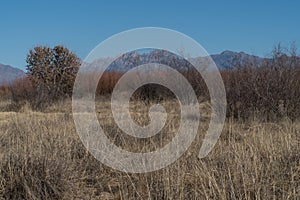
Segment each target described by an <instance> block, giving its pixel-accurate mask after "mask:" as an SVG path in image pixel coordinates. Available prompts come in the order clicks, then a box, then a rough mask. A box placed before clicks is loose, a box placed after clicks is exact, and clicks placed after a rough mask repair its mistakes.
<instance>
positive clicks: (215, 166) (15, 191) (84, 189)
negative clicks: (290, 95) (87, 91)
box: [0, 101, 300, 199]
mask: <svg viewBox="0 0 300 200" xmlns="http://www.w3.org/2000/svg"><path fill="white" fill-rule="evenodd" d="M164 104H165V107H166V110H167V111H168V110H169V111H171V113H170V114H169V118H170V119H171V121H172V122H174V121H175V122H176V119H177V114H176V112H175V111H174V112H173V113H172V110H174V109H173V108H174V105H173V104H174V103H173V102H164ZM99 105H100V106H98V109H97V110H98V111H99V121H100V124H101V125H102V126H103V127H104V129H105V131H106V133H107V135H108V137H109V138H110V139H111V140H113V141H114V142H115V144H117V145H119V146H122V148H126V149H128V150H132V151H139V150H151V149H152V148H154V149H155V148H159V147H160V146H161V145H164V144H165V143H166V141H169V140H170V139H171V138H172V137H171V136H172V133H173V132H174V130H175V129H176V124H175V125H172V124H168V123H167V125H166V127H165V128H164V130H163V131H162V133H161V134H160V135H161V136H160V137H154V138H151V139H148V140H143V141H138V139H133V138H130V137H128V136H126V135H124V134H121V133H120V131H119V130H118V128H117V127H116V125H115V124H114V123H113V121H112V120H111V116H110V115H111V114H110V113H109V108H108V107H109V103H108V102H105V101H103V102H100V103H99ZM68 106H70V105H67V106H63V107H64V108H65V110H63V109H62V108H61V107H59V108H57V107H56V108H55V107H52V108H49V110H48V112H45V113H42V112H33V111H31V110H30V109H29V108H24V109H21V112H18V113H16V112H2V113H0V158H1V162H0V199H148V198H151V199H299V198H300V175H299V174H300V155H299V151H300V123H299V122H291V121H288V120H282V121H281V122H279V123H261V122H259V121H251V122H235V121H233V120H227V122H226V125H225V128H224V130H223V133H222V135H221V138H220V139H219V141H218V143H217V144H216V146H215V148H214V150H213V151H212V152H211V153H210V154H209V156H208V157H206V158H204V159H201V160H200V159H199V158H198V157H197V155H198V151H199V148H200V146H201V139H202V136H203V134H204V133H205V128H206V126H207V123H206V122H207V118H208V116H209V114H208V113H209V111H207V110H206V111H207V113H206V114H207V115H206V114H204V115H203V116H204V117H203V123H202V124H201V126H200V128H199V136H198V137H197V139H196V140H195V142H194V143H193V144H192V146H191V147H190V148H189V149H188V151H187V152H186V153H185V154H184V155H183V156H182V157H181V158H180V159H179V160H177V161H176V162H175V163H173V164H172V165H170V166H169V167H167V168H165V169H162V170H159V171H156V172H151V173H146V174H127V173H123V172H119V171H115V170H113V169H111V168H109V167H107V166H105V165H103V164H101V163H100V162H99V161H97V160H96V159H95V158H94V157H93V156H91V155H90V154H89V152H87V151H86V149H85V148H84V147H83V145H82V143H81V141H80V140H79V137H78V135H77V134H76V131H75V126H74V122H73V118H72V114H71V113H70V112H69V111H70V110H69V109H68V108H69V107H68ZM132 106H133V109H132V110H133V111H132V113H131V114H132V117H133V118H134V119H135V120H136V121H137V123H142V122H139V120H147V119H146V118H147V115H145V113H144V112H141V111H143V106H142V104H141V103H137V104H134V105H132ZM201 106H202V109H201V110H202V114H203V112H205V108H206V107H207V105H205V104H204V105H201ZM101 109H102V110H101ZM59 110H63V112H59ZM208 110H209V109H208ZM100 113H101V114H100ZM143 113H144V114H143ZM103 119H105V120H103ZM133 144H134V145H133ZM145 148H146V149H145Z"/></svg>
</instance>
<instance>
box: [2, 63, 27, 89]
mask: <svg viewBox="0 0 300 200" xmlns="http://www.w3.org/2000/svg"><path fill="white" fill-rule="evenodd" d="M23 76H25V72H24V71H22V70H21V69H18V68H15V67H12V66H10V65H3V64H0V85H4V84H10V83H12V82H13V81H14V80H16V79H18V78H21V77H23Z"/></svg>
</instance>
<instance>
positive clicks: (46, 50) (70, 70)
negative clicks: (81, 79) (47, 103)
mask: <svg viewBox="0 0 300 200" xmlns="http://www.w3.org/2000/svg"><path fill="white" fill-rule="evenodd" d="M26 62H27V75H28V77H29V79H30V80H31V81H32V83H33V84H34V86H35V87H36V89H37V92H38V93H40V95H41V94H42V95H44V96H47V98H51V100H57V99H58V98H61V97H67V96H71V94H72V89H73V84H74V80H75V76H76V73H77V71H78V68H79V65H80V59H79V58H78V57H77V56H76V55H75V54H74V53H72V52H70V51H69V50H68V49H67V48H66V47H64V46H55V47H54V48H50V47H46V46H37V47H35V48H34V49H32V50H30V51H29V54H28V56H27V59H26Z"/></svg>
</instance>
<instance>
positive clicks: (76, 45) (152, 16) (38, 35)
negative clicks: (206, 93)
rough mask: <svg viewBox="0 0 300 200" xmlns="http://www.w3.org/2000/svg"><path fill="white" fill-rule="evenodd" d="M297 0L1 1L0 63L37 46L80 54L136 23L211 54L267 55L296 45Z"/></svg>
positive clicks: (21, 58)
mask: <svg viewBox="0 0 300 200" xmlns="http://www.w3.org/2000/svg"><path fill="white" fill-rule="evenodd" d="M299 10H300V1H296V0H295V1H292V0H291V1H200V0H199V1H175V0H171V1H159V0H146V1H142V0H131V1H129V0H127V1H126V0H125V1H113V0H110V1H100V0H99V1H83V0H82V1H79V0H78V1H76V0H74V1H62V0H61V1H59V0H51V1H45V0H40V1H31V0H27V1H15V0H5V1H1V3H0V25H1V30H0V36H1V37H0V63H3V64H9V65H12V66H15V67H19V68H21V69H25V65H26V62H25V58H26V55H27V53H28V51H29V50H30V49H32V48H33V47H35V46H37V45H49V46H54V45H58V44H62V45H65V46H66V47H68V48H69V49H70V50H72V51H73V52H75V53H76V54H77V55H78V56H79V57H80V58H84V57H85V56H87V54H88V53H89V52H90V51H91V50H92V49H93V48H94V47H95V46H96V45H97V44H98V43H100V42H101V41H103V40H104V39H106V38H108V37H109V36H111V35H113V34H116V33H119V32H121V31H125V30H128V29H132V28H137V27H145V26H155V27H164V28H170V29H174V30H177V31H180V32H182V33H185V34H187V35H188V36H190V37H192V38H194V39H195V40H196V41H197V42H199V43H200V44H201V45H202V46H203V47H204V48H205V49H206V50H207V51H208V53H210V54H216V53H220V52H222V51H224V50H233V51H244V52H246V53H250V54H256V55H259V56H266V55H268V53H269V52H270V51H271V50H272V48H273V47H274V45H276V44H277V43H279V42H281V43H282V44H283V45H289V44H290V43H291V42H296V45H298V46H299V45H300V11H299Z"/></svg>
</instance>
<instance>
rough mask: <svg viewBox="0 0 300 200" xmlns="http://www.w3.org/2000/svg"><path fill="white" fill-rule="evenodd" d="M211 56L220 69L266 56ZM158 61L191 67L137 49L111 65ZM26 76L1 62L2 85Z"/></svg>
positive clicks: (162, 54) (259, 60)
mask: <svg viewBox="0 0 300 200" xmlns="http://www.w3.org/2000/svg"><path fill="white" fill-rule="evenodd" d="M211 58H212V59H213V60H214V62H215V63H216V65H217V67H218V68H219V69H229V68H231V67H234V66H237V65H239V64H243V63H246V62H247V61H255V62H256V63H257V64H260V63H262V62H263V61H264V60H266V58H261V57H258V56H254V55H249V54H246V53H244V52H234V51H228V50H226V51H224V52H222V53H220V54H215V55H211ZM194 59H197V61H199V62H204V61H205V57H201V58H194ZM102 62H103V60H96V61H94V62H93V63H92V64H93V65H94V66H95V67H96V66H97V63H102ZM149 62H157V63H161V64H165V65H169V66H171V67H175V68H179V69H182V67H189V65H190V64H189V63H188V62H187V61H186V60H185V59H183V58H180V57H178V56H177V55H175V54H173V53H170V52H168V51H165V50H153V51H150V52H147V53H145V52H143V53H138V52H136V51H133V52H129V53H126V54H124V55H122V56H120V57H119V58H118V59H116V60H115V61H114V62H113V63H111V65H110V66H109V69H110V70H116V71H127V70H129V69H131V68H133V67H135V66H138V65H141V64H145V63H149ZM23 76H25V72H24V71H22V70H21V69H18V68H15V67H12V66H9V65H3V64H0V85H3V84H10V83H12V82H13V81H14V80H16V79H18V78H20V77H23Z"/></svg>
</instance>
